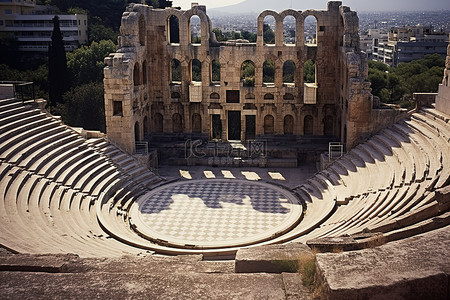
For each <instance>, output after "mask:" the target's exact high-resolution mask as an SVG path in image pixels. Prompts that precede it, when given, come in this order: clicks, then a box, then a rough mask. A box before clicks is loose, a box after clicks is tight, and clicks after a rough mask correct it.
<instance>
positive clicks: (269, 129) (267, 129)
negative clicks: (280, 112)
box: [264, 115, 275, 134]
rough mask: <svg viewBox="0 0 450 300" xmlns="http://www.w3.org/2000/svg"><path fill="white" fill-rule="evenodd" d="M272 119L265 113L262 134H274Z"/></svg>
mask: <svg viewBox="0 0 450 300" xmlns="http://www.w3.org/2000/svg"><path fill="white" fill-rule="evenodd" d="M274 132H275V128H274V119H273V116H272V115H266V116H265V117H264V134H274Z"/></svg>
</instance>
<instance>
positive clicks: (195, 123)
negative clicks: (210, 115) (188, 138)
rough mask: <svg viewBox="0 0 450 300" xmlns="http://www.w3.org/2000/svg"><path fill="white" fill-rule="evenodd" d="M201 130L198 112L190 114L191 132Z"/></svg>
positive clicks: (200, 118) (200, 119)
mask: <svg viewBox="0 0 450 300" xmlns="http://www.w3.org/2000/svg"><path fill="white" fill-rule="evenodd" d="M201 131H202V117H201V116H200V115H199V114H193V115H192V132H194V133H200V132H201Z"/></svg>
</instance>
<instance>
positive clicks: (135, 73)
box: [133, 63, 141, 86]
mask: <svg viewBox="0 0 450 300" xmlns="http://www.w3.org/2000/svg"><path fill="white" fill-rule="evenodd" d="M133 83H134V86H138V85H140V84H141V80H140V71H139V64H138V63H135V64H134V69H133Z"/></svg>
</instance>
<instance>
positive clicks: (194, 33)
mask: <svg viewBox="0 0 450 300" xmlns="http://www.w3.org/2000/svg"><path fill="white" fill-rule="evenodd" d="M189 30H190V35H189V37H190V42H191V44H194V45H195V44H197V45H201V44H202V20H201V19H200V17H199V16H197V15H195V14H194V15H192V16H191V17H190V18H189Z"/></svg>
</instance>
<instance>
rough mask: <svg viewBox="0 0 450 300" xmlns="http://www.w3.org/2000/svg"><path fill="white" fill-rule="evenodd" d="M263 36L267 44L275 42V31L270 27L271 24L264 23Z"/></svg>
mask: <svg viewBox="0 0 450 300" xmlns="http://www.w3.org/2000/svg"><path fill="white" fill-rule="evenodd" d="M263 38H264V43H266V44H275V32H273V30H272V28H270V26H269V24H264V25H263Z"/></svg>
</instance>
